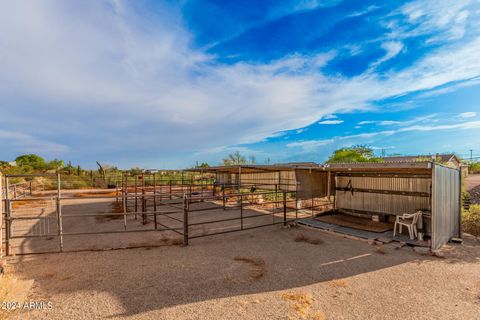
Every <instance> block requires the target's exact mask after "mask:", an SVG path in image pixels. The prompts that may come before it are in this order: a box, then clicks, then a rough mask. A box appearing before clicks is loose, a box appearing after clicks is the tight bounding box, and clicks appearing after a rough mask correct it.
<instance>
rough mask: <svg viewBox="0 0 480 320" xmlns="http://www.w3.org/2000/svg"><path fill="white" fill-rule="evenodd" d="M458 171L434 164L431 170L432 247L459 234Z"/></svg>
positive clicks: (437, 246)
mask: <svg viewBox="0 0 480 320" xmlns="http://www.w3.org/2000/svg"><path fill="white" fill-rule="evenodd" d="M460 197H461V186H460V171H459V170H457V169H452V168H448V167H444V166H440V165H436V166H435V168H434V172H433V201H432V202H433V210H432V224H433V226H432V249H439V248H440V247H441V246H443V245H444V244H446V243H447V242H448V241H450V239H451V238H452V237H458V236H459V235H460V218H461V210H460V200H459V199H460Z"/></svg>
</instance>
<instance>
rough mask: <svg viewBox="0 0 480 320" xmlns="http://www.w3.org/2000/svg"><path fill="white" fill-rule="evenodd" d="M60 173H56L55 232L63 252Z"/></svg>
mask: <svg viewBox="0 0 480 320" xmlns="http://www.w3.org/2000/svg"><path fill="white" fill-rule="evenodd" d="M60 183H61V182H60V174H59V173H57V232H58V237H59V245H60V252H63V226H62V204H61V203H60V201H61V191H60V190H61V184H60Z"/></svg>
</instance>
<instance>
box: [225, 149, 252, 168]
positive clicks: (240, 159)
mask: <svg viewBox="0 0 480 320" xmlns="http://www.w3.org/2000/svg"><path fill="white" fill-rule="evenodd" d="M222 164H223V165H224V166H235V165H240V164H247V159H246V158H245V157H244V156H242V155H241V154H240V152H238V151H235V152H234V153H231V154H229V155H228V156H227V157H226V158H225V159H223V160H222Z"/></svg>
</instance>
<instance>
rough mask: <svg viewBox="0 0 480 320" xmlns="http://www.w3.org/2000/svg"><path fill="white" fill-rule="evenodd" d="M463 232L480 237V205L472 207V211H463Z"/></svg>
mask: <svg viewBox="0 0 480 320" xmlns="http://www.w3.org/2000/svg"><path fill="white" fill-rule="evenodd" d="M462 231H463V232H467V233H470V234H473V235H474V236H477V237H479V236H480V205H478V204H475V205H471V206H470V210H463V211H462Z"/></svg>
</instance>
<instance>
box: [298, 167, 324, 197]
mask: <svg viewBox="0 0 480 320" xmlns="http://www.w3.org/2000/svg"><path fill="white" fill-rule="evenodd" d="M295 174H296V177H297V182H298V186H297V199H312V198H322V197H326V196H327V195H328V174H327V172H324V171H315V170H299V169H297V170H295Z"/></svg>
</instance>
